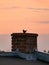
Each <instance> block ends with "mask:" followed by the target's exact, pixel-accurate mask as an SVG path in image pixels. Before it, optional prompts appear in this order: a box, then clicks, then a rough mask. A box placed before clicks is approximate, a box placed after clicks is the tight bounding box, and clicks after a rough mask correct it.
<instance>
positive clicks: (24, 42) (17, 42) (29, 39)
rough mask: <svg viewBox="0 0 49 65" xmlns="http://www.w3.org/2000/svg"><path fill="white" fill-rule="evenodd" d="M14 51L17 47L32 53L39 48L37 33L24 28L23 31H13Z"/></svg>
mask: <svg viewBox="0 0 49 65" xmlns="http://www.w3.org/2000/svg"><path fill="white" fill-rule="evenodd" d="M11 36H12V49H11V50H12V51H16V50H17V49H18V50H19V51H21V52H24V53H32V52H33V51H34V50H35V49H37V36H38V34H35V33H26V30H23V33H12V34H11Z"/></svg>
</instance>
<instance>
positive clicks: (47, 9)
mask: <svg viewBox="0 0 49 65" xmlns="http://www.w3.org/2000/svg"><path fill="white" fill-rule="evenodd" d="M27 9H29V10H35V11H49V8H27Z"/></svg>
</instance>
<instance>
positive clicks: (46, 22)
mask: <svg viewBox="0 0 49 65" xmlns="http://www.w3.org/2000/svg"><path fill="white" fill-rule="evenodd" d="M39 23H43V24H49V21H40V22H39Z"/></svg>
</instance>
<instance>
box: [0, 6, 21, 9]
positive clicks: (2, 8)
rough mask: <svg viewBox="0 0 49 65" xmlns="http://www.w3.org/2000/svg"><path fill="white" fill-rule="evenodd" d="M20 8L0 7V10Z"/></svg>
mask: <svg viewBox="0 0 49 65" xmlns="http://www.w3.org/2000/svg"><path fill="white" fill-rule="evenodd" d="M18 8H21V7H16V6H12V7H0V9H18Z"/></svg>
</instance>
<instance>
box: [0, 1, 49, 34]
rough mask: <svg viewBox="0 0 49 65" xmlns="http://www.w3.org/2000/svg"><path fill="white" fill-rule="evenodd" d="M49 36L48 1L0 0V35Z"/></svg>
mask: <svg viewBox="0 0 49 65" xmlns="http://www.w3.org/2000/svg"><path fill="white" fill-rule="evenodd" d="M22 29H27V30H28V32H37V33H39V34H49V30H48V29H49V0H0V34H10V33H13V32H22Z"/></svg>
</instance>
